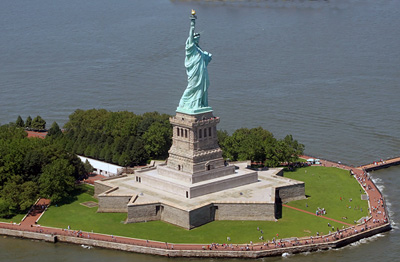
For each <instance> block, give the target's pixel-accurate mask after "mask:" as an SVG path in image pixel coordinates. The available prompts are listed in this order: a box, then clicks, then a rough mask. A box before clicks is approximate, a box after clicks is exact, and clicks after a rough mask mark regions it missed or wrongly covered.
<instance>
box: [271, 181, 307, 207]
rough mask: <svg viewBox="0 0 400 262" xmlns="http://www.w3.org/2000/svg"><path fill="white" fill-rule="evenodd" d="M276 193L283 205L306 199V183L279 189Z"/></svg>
mask: <svg viewBox="0 0 400 262" xmlns="http://www.w3.org/2000/svg"><path fill="white" fill-rule="evenodd" d="M276 191H277V192H276V193H277V196H279V197H280V199H281V200H282V202H283V203H285V202H290V201H294V200H300V199H305V198H306V191H305V183H300V182H299V183H297V184H295V185H289V186H283V187H278V188H276Z"/></svg>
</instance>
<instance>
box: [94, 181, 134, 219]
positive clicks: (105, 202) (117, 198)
mask: <svg viewBox="0 0 400 262" xmlns="http://www.w3.org/2000/svg"><path fill="white" fill-rule="evenodd" d="M116 189H118V187H115V188H111V189H109V190H108V191H106V192H104V193H102V194H100V195H98V196H97V199H98V200H99V208H98V209H97V212H99V213H102V212H116V213H126V212H128V203H129V201H130V200H131V198H132V197H134V196H133V195H122V194H121V195H111V194H109V193H111V192H112V191H115V190H116Z"/></svg>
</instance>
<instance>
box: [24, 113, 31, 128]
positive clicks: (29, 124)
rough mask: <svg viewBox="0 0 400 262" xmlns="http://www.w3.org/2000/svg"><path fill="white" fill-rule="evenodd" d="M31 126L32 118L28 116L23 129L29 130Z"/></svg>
mask: <svg viewBox="0 0 400 262" xmlns="http://www.w3.org/2000/svg"><path fill="white" fill-rule="evenodd" d="M31 126H32V117H31V116H28V117H27V118H26V121H25V127H28V128H31Z"/></svg>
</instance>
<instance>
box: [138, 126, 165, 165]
mask: <svg viewBox="0 0 400 262" xmlns="http://www.w3.org/2000/svg"><path fill="white" fill-rule="evenodd" d="M171 133H172V128H171V127H170V126H169V125H168V126H167V125H163V124H162V123H160V122H154V123H153V124H152V125H151V126H150V127H149V128H148V129H147V131H146V133H144V134H143V140H144V141H145V146H144V148H145V150H146V152H147V154H148V155H149V156H150V157H151V158H155V159H159V158H163V157H166V156H167V155H168V150H169V148H170V147H171V136H172V134H171Z"/></svg>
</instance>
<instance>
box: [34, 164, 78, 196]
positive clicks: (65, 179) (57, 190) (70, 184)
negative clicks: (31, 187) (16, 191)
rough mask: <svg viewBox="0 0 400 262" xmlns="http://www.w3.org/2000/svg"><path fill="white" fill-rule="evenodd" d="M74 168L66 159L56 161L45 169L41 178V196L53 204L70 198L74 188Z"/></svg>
mask: <svg viewBox="0 0 400 262" xmlns="http://www.w3.org/2000/svg"><path fill="white" fill-rule="evenodd" d="M74 171H75V170H74V167H73V166H72V165H71V164H70V163H69V162H68V161H67V160H66V159H56V160H54V161H53V162H51V163H50V164H48V165H46V166H45V167H44V168H43V173H42V174H41V176H40V178H39V185H40V195H41V196H42V197H46V198H50V199H51V201H52V202H53V203H58V202H60V201H61V200H62V199H63V198H66V197H68V195H69V193H70V192H71V191H72V190H73V188H74V183H75V179H74Z"/></svg>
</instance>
